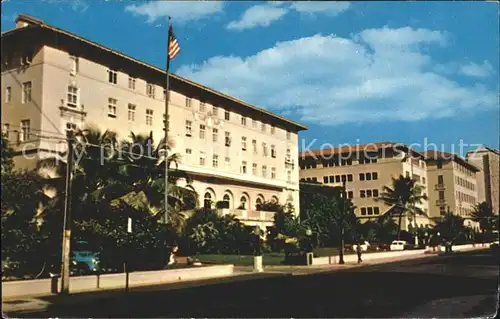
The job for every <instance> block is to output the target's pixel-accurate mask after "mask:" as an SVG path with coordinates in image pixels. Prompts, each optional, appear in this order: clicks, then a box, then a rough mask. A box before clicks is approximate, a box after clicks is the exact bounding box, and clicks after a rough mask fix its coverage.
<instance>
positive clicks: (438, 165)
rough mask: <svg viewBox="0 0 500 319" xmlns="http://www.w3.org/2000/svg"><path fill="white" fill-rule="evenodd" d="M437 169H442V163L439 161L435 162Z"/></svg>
mask: <svg viewBox="0 0 500 319" xmlns="http://www.w3.org/2000/svg"><path fill="white" fill-rule="evenodd" d="M437 168H438V169H441V168H443V162H442V161H441V160H438V161H437Z"/></svg>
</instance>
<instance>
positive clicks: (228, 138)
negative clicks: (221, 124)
mask: <svg viewBox="0 0 500 319" xmlns="http://www.w3.org/2000/svg"><path fill="white" fill-rule="evenodd" d="M224 145H226V146H227V147H229V146H231V133H229V132H225V133H224Z"/></svg>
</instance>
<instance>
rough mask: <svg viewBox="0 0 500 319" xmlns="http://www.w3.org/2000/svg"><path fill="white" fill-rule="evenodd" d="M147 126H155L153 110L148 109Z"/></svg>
mask: <svg viewBox="0 0 500 319" xmlns="http://www.w3.org/2000/svg"><path fill="white" fill-rule="evenodd" d="M146 125H149V126H152V125H153V110H152V109H146Z"/></svg>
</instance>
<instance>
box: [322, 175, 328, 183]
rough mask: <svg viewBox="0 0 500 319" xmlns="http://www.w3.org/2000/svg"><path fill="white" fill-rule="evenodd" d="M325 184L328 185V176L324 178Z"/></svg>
mask: <svg viewBox="0 0 500 319" xmlns="http://www.w3.org/2000/svg"><path fill="white" fill-rule="evenodd" d="M323 184H328V176H323Z"/></svg>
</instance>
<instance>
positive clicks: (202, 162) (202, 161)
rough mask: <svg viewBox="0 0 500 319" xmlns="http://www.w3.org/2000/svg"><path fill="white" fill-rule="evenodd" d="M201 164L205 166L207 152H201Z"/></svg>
mask: <svg viewBox="0 0 500 319" xmlns="http://www.w3.org/2000/svg"><path fill="white" fill-rule="evenodd" d="M200 165H201V166H205V154H203V153H201V154H200Z"/></svg>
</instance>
